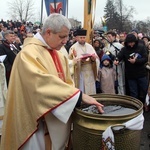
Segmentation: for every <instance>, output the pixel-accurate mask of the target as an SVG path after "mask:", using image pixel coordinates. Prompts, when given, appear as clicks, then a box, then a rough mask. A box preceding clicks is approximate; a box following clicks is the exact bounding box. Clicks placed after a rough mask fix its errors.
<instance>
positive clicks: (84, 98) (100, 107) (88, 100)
mask: <svg viewBox="0 0 150 150" xmlns="http://www.w3.org/2000/svg"><path fill="white" fill-rule="evenodd" d="M82 101H83V102H84V103H86V104H90V105H95V106H96V107H97V108H98V110H99V112H100V113H104V110H103V107H104V105H102V104H101V103H99V102H97V101H96V99H95V98H93V97H91V96H89V95H86V94H84V93H82Z"/></svg>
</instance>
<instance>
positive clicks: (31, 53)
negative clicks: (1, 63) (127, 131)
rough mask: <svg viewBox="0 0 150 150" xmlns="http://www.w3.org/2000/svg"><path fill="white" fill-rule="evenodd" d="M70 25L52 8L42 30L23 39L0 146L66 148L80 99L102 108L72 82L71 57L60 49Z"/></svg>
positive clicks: (45, 149)
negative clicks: (69, 58) (63, 53)
mask: <svg viewBox="0 0 150 150" xmlns="http://www.w3.org/2000/svg"><path fill="white" fill-rule="evenodd" d="M70 28H71V25H70V23H69V21H68V19H67V18H66V17H64V16H63V15H60V14H55V13H54V14H51V15H50V16H49V17H48V18H47V19H46V21H45V23H44V25H43V28H42V32H41V33H37V34H36V35H35V36H34V37H33V38H29V39H26V40H25V42H24V45H23V49H22V51H21V52H20V53H19V54H18V55H17V57H16V59H15V62H14V65H13V68H12V73H11V77H10V83H9V87H8V94H7V103H6V108H5V113H4V123H3V127H2V137H1V147H0V149H1V150H17V149H20V150H64V149H65V147H66V145H67V144H68V138H69V132H70V125H71V114H72V112H73V109H74V108H75V107H77V106H79V105H80V103H81V101H82V102H84V103H87V104H94V105H96V106H97V107H98V109H99V111H100V112H103V110H102V107H103V105H101V104H100V103H98V102H97V101H96V100H95V99H94V98H92V97H90V96H88V95H86V94H84V93H82V92H81V91H80V90H79V89H77V88H75V87H74V84H73V82H72V79H71V75H70V71H69V67H68V62H67V59H66V57H65V56H64V55H62V54H61V53H60V52H59V51H57V50H59V49H60V48H61V47H62V46H63V45H64V44H65V43H66V42H67V39H68V34H69V30H70Z"/></svg>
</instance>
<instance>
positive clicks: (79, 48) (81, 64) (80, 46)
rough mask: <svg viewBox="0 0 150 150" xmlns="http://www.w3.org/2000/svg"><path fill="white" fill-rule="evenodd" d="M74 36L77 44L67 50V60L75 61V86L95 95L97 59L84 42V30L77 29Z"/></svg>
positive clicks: (91, 49) (88, 45)
mask: <svg viewBox="0 0 150 150" xmlns="http://www.w3.org/2000/svg"><path fill="white" fill-rule="evenodd" d="M76 34H77V37H76V38H77V42H76V43H75V44H73V45H72V46H71V48H70V50H69V58H70V59H76V60H77V63H76V64H75V65H74V81H75V86H76V87H78V88H79V89H80V90H81V91H82V92H84V93H86V94H88V95H91V94H96V86H95V81H96V77H97V73H98V68H99V57H98V56H97V54H96V52H95V50H94V48H93V47H92V45H90V44H89V43H87V42H86V41H85V40H86V30H83V29H78V30H77V31H76Z"/></svg>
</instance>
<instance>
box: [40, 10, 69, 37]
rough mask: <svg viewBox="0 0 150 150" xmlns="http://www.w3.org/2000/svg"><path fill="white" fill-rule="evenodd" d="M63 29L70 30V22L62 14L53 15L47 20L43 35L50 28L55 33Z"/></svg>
mask: <svg viewBox="0 0 150 150" xmlns="http://www.w3.org/2000/svg"><path fill="white" fill-rule="evenodd" d="M62 27H66V28H68V29H69V30H70V29H71V24H70V22H69V20H68V19H67V18H66V17H65V16H63V15H61V14H58V13H53V14H51V15H49V16H48V18H47V19H46V20H45V22H44V24H43V27H42V32H41V33H42V34H44V33H45V32H46V30H47V29H48V28H49V29H51V30H52V32H53V33H58V32H60V31H61V29H62Z"/></svg>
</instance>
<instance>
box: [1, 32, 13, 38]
mask: <svg viewBox="0 0 150 150" xmlns="http://www.w3.org/2000/svg"><path fill="white" fill-rule="evenodd" d="M8 34H14V32H13V31H11V30H7V31H5V32H4V33H3V37H4V38H5V37H6V36H7V35H8Z"/></svg>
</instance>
